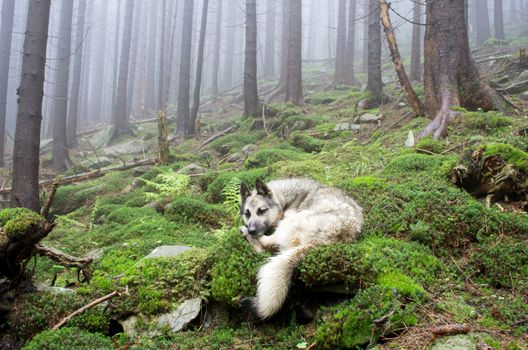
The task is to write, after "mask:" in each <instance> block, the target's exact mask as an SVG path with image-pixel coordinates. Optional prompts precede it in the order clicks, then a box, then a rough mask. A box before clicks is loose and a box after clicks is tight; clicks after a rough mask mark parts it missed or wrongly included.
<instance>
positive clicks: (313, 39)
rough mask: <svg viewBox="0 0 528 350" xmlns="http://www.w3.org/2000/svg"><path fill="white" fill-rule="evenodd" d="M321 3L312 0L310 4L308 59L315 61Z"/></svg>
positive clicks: (317, 0)
mask: <svg viewBox="0 0 528 350" xmlns="http://www.w3.org/2000/svg"><path fill="white" fill-rule="evenodd" d="M319 7H320V1H319V0H312V1H311V2H310V23H309V24H308V26H309V27H308V40H307V41H308V45H307V47H306V58H307V59H309V60H313V59H314V58H315V45H316V44H317V38H318V36H317V18H318V15H319V11H320V9H319Z"/></svg>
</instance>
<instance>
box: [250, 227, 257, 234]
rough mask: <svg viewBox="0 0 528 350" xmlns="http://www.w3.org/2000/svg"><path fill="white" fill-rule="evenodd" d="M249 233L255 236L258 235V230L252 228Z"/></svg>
mask: <svg viewBox="0 0 528 350" xmlns="http://www.w3.org/2000/svg"><path fill="white" fill-rule="evenodd" d="M248 233H249V234H250V235H252V236H254V235H256V234H257V229H256V228H254V227H250V228H249V229H248Z"/></svg>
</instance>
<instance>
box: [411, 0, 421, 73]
mask: <svg viewBox="0 0 528 350" xmlns="http://www.w3.org/2000/svg"><path fill="white" fill-rule="evenodd" d="M413 6H414V10H413V22H415V23H414V24H413V29H412V39H411V41H412V43H411V80H413V81H420V80H422V25H421V23H422V4H421V2H418V3H415V4H413Z"/></svg>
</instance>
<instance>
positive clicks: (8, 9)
mask: <svg viewBox="0 0 528 350" xmlns="http://www.w3.org/2000/svg"><path fill="white" fill-rule="evenodd" d="M14 18H15V0H4V1H2V19H1V21H2V26H1V27H0V167H4V156H5V154H4V153H5V124H6V113H7V84H8V82H9V63H10V61H11V43H12V41H13V20H14Z"/></svg>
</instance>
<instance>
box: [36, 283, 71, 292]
mask: <svg viewBox="0 0 528 350" xmlns="http://www.w3.org/2000/svg"><path fill="white" fill-rule="evenodd" d="M36 287H37V290H38V291H39V292H46V293H51V294H75V290H73V289H68V288H61V287H51V286H48V285H46V284H37V286H36Z"/></svg>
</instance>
